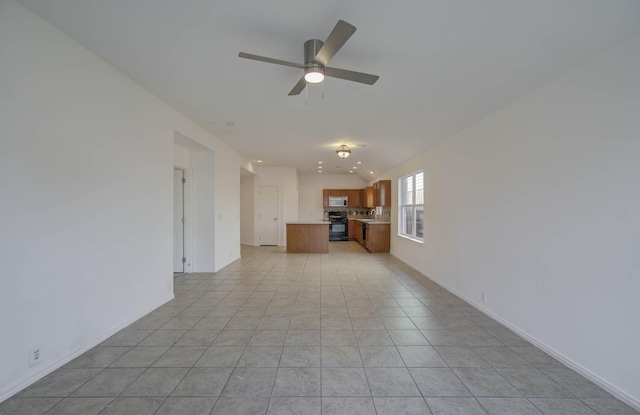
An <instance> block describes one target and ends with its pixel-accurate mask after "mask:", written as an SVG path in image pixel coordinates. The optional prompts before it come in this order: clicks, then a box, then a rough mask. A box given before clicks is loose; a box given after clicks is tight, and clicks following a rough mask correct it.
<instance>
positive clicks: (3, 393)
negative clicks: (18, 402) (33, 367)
mask: <svg viewBox="0 0 640 415" xmlns="http://www.w3.org/2000/svg"><path fill="white" fill-rule="evenodd" d="M174 298H175V296H174V295H173V294H171V295H169V296H167V297H165V298H164V299H162V300H161V301H159V302H157V303H156V304H154V305H153V306H151V307H149V308H148V309H147V310H146V311H143V312H141V313H139V314H137V315H136V316H134V317H131V318H130V319H128V320H126V321H124V322H123V323H121V324H118V325H117V326H115V327H114V328H112V329H111V330H109V331H108V332H106V333H104V334H102V335H101V336H99V337H97V338H96V339H95V340H93V341H91V342H89V344H86V345H84V346H83V347H81V348H79V349H76V350H74V351H73V352H71V353H69V354H68V355H66V356H64V357H62V358H60V359H58V360H56V361H54V362H52V363H49V364H48V365H46V366H45V367H44V368H43V369H42V370H41V371H39V372H37V373H34V374H32V375H29V376H26V377H24V378H21V379H18V380H17V381H15V382H13V383H12V384H10V385H8V386H7V387H6V388H3V389H2V390H0V403H2V402H4V401H5V400H7V399H9V398H10V397H12V396H13V395H15V394H16V393H18V392H20V391H21V390H22V389H24V388H26V387H27V386H30V385H32V384H34V383H35V382H37V381H39V380H40V379H42V378H43V377H45V376H47V375H48V374H50V373H51V372H53V371H54V370H56V369H58V368H60V367H62V366H64V365H66V364H67V363H69V362H70V361H72V360H73V359H75V358H76V357H78V356H80V355H81V354H82V353H84V352H86V351H87V350H89V349H91V348H93V347H95V346H97V345H99V344H100V343H102V342H103V341H105V340H106V339H108V338H109V337H111V336H113V335H114V334H116V333H117V332H119V331H120V330H122V329H123V328H125V327H127V326H128V325H130V324H132V323H134V322H136V321H137V320H139V319H141V318H142V317H144V316H146V315H147V314H149V313H150V312H152V311H153V310H155V309H157V308H158V307H160V306H162V305H163V304H166V303H168V302H169V301H171V300H173V299H174Z"/></svg>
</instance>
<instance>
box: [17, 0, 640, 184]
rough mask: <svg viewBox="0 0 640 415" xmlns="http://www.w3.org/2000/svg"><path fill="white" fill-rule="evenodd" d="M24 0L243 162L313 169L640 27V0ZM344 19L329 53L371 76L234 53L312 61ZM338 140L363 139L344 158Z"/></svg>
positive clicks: (512, 94) (426, 127)
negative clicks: (340, 42) (310, 80)
mask: <svg viewBox="0 0 640 415" xmlns="http://www.w3.org/2000/svg"><path fill="white" fill-rule="evenodd" d="M21 2H22V3H23V4H25V5H26V6H27V7H29V8H30V9H31V10H33V11H34V12H36V13H37V14H39V15H40V16H42V17H43V18H45V19H46V20H48V21H49V22H51V23H52V24H54V25H55V26H57V27H58V28H59V29H61V30H62V31H64V32H65V33H67V34H68V35H69V36H71V37H72V38H73V39H75V40H76V41H78V42H79V43H81V44H82V45H84V46H85V47H87V48H88V49H90V50H91V51H93V52H94V53H95V54H97V55H98V56H100V57H102V58H103V59H105V60H106V61H108V62H109V63H111V64H112V65H113V66H115V67H116V68H118V69H119V70H120V71H122V72H123V73H125V74H126V75H127V76H129V77H130V78H132V79H134V80H135V81H136V82H138V83H140V84H141V85H143V86H144V87H146V88H147V89H149V90H150V91H152V92H153V93H154V94H156V95H157V96H159V97H160V98H162V99H163V100H165V101H166V102H168V103H169V104H170V105H172V106H173V107H175V108H176V109H178V110H180V111H182V112H183V113H184V114H186V115H187V116H189V117H191V118H192V119H193V120H195V121H197V122H198V123H200V124H201V125H202V126H203V127H205V128H206V129H208V130H209V131H211V133H213V134H214V135H216V136H217V137H219V138H221V139H222V140H224V141H225V142H227V143H228V144H229V145H230V146H231V147H233V148H235V149H236V150H237V151H238V152H240V153H241V154H243V155H244V156H246V157H247V158H249V159H251V160H254V161H255V160H258V159H260V160H263V161H264V162H263V163H262V164H263V165H265V166H285V167H294V168H297V169H299V170H300V171H301V173H303V174H318V173H317V165H318V164H317V163H318V161H324V163H323V165H324V170H325V172H326V173H346V172H347V170H348V169H349V168H351V167H352V166H356V164H355V162H356V161H361V162H362V165H360V168H359V169H358V170H357V173H358V174H360V175H361V177H362V178H363V179H365V180H371V179H373V178H375V177H377V176H379V175H380V174H382V173H384V172H385V171H386V170H388V169H389V168H391V167H393V166H395V165H397V164H399V163H401V162H403V161H405V160H407V159H408V158H410V157H411V156H413V155H415V154H417V153H420V152H423V151H424V150H426V149H428V148H430V147H432V146H434V145H436V144H438V143H439V142H441V141H442V140H444V139H446V138H448V137H450V136H452V135H453V134H455V133H457V132H459V131H461V130H463V129H464V128H466V127H468V126H470V125H471V124H473V123H475V122H477V121H479V120H481V119H482V118H484V117H486V116H488V115H490V114H491V113H493V112H495V111H497V110H499V109H500V108H502V107H504V106H505V105H508V104H509V103H511V102H513V101H514V100H516V99H518V98H519V97H521V96H522V95H524V94H526V93H527V92H530V91H532V90H534V89H535V88H538V87H540V86H542V85H544V84H546V83H547V82H549V81H550V80H552V79H553V78H554V77H557V76H559V75H561V74H563V73H564V72H565V71H567V70H568V69H570V68H572V67H574V66H575V65H578V64H580V63H581V62H584V61H586V60H588V59H590V58H591V57H593V56H595V55H597V54H598V53H600V52H602V51H604V50H606V49H607V48H609V47H612V46H614V45H615V44H616V43H618V42H620V41H621V40H624V39H625V38H628V37H630V36H632V35H634V34H636V33H638V31H639V30H640V1H638V0H483V1H478V0H415V1H404V0H402V1H389V0H349V1H346V0H323V1H308V0H173V1H171V0H163V1H160V0H109V1H87V0H56V1H51V0H21ZM339 19H342V20H345V21H347V22H349V23H351V24H353V25H354V26H356V27H357V29H358V30H357V31H356V33H355V34H354V35H353V36H352V37H351V39H350V40H349V41H348V42H347V43H346V45H345V46H344V47H343V48H342V49H341V50H340V51H339V52H338V53H337V55H336V56H335V57H334V58H333V59H332V60H331V63H330V64H329V65H330V66H333V67H338V68H344V69H351V70H355V71H359V72H367V73H372V74H377V75H380V80H379V81H378V82H377V83H376V84H375V85H373V86H368V85H363V84H358V83H354V82H348V81H344V80H341V79H335V78H328V79H327V80H326V81H325V82H324V84H323V86H321V87H320V86H312V87H309V88H307V91H308V96H306V94H305V92H303V93H302V94H301V95H299V96H294V97H290V96H288V95H287V94H288V92H289V91H290V90H291V88H292V87H293V85H295V83H296V82H297V80H298V79H299V78H300V76H301V75H302V73H301V71H300V70H298V69H295V68H290V67H285V66H278V65H272V64H267V63H263V62H256V61H250V60H246V59H240V58H238V56H237V55H238V52H240V51H243V52H248V53H254V54H257V55H263V56H269V57H274V58H279V59H283V60H288V61H294V62H300V63H303V62H302V61H303V44H304V42H305V41H306V40H308V39H312V38H317V39H321V40H324V39H325V38H326V37H327V36H328V34H329V32H330V31H331V30H332V29H333V27H334V25H335V24H336V22H337V21H338V20H339ZM323 94H324V98H323V96H322V95H323ZM343 142H345V143H347V144H348V145H351V146H353V145H362V146H364V147H361V148H354V149H353V153H352V156H351V157H350V158H349V159H347V161H341V160H339V159H338V157H337V156H336V154H335V149H336V148H337V147H338V146H339V145H340V144H342V143H343ZM370 170H371V171H374V172H375V174H374V175H370V174H369V173H368V172H369V171H370ZM347 174H348V173H347Z"/></svg>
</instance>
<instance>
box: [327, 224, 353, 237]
mask: <svg viewBox="0 0 640 415" xmlns="http://www.w3.org/2000/svg"><path fill="white" fill-rule="evenodd" d="M348 226H349V225H348V222H346V221H344V222H343V221H339V222H331V223H330V224H329V240H330V241H344V240H347V239H349V228H348Z"/></svg>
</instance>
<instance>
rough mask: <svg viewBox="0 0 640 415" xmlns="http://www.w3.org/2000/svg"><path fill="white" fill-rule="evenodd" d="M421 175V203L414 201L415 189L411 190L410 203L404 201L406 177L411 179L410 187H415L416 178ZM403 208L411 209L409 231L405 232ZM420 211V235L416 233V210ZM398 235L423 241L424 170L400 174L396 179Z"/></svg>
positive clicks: (405, 224)
mask: <svg viewBox="0 0 640 415" xmlns="http://www.w3.org/2000/svg"><path fill="white" fill-rule="evenodd" d="M419 175H422V203H416V195H417V192H416V191H413V190H412V191H411V203H405V201H406V197H405V196H406V193H409V191H406V187H407V185H406V181H407V179H409V178H410V179H411V184H412V187H413V188H415V183H416V178H417V177H418V176H419ZM405 209H411V216H412V218H413V220H412V222H413V223H412V224H411V233H410V234H409V233H406V232H405V230H406V228H407V223H406V216H405V214H404V212H405ZM419 210H421V211H422V221H421V222H422V236H418V235H417V233H418V232H417V231H418V220H417V217H418V215H417V212H418V211H419ZM398 236H401V237H403V238H407V239H410V240H413V241H416V242H420V243H423V242H424V170H418V171H415V172H413V173H411V174H408V175H406V176H402V177H400V178H399V179H398Z"/></svg>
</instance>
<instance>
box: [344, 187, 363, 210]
mask: <svg viewBox="0 0 640 415" xmlns="http://www.w3.org/2000/svg"><path fill="white" fill-rule="evenodd" d="M346 192H347V197H348V198H349V200H347V206H348V207H350V208H359V207H360V189H347V191H346Z"/></svg>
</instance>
